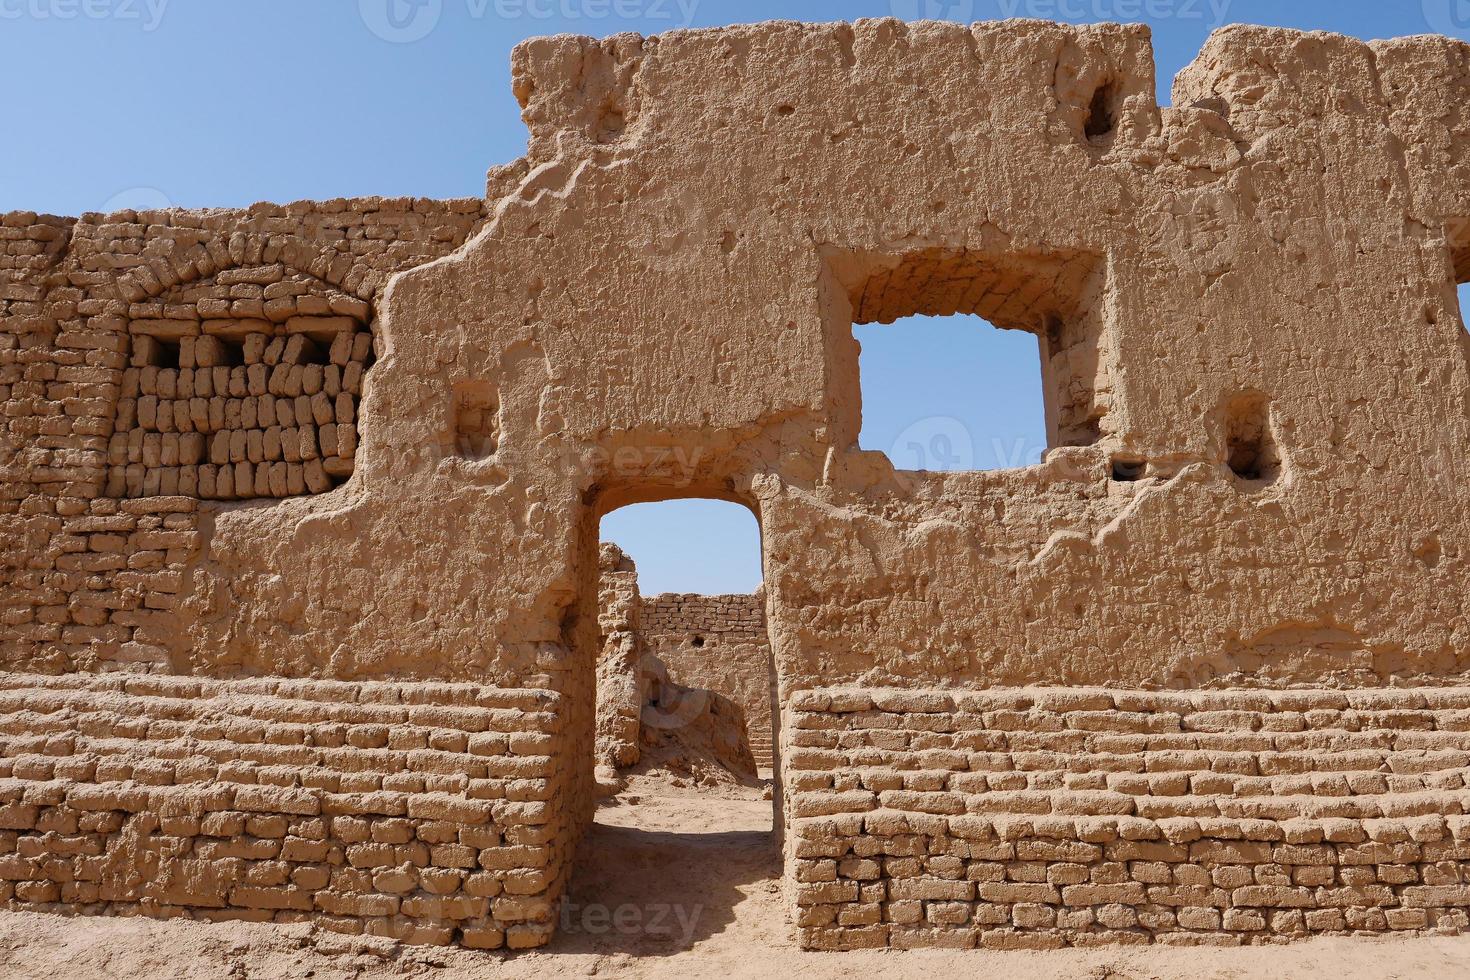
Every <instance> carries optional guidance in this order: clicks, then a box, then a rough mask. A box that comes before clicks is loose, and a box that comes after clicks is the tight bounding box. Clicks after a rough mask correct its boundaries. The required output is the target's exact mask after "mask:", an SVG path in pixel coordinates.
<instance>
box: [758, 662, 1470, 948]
mask: <svg viewBox="0 0 1470 980" xmlns="http://www.w3.org/2000/svg"><path fill="white" fill-rule="evenodd" d="M793 708H794V709H795V710H794V712H793V714H792V716H791V718H790V720H789V726H790V727H789V729H788V733H787V738H788V743H787V746H786V756H785V766H786V780H787V786H788V787H789V791H790V794H791V796H790V800H789V815H790V817H791V818H793V821H794V822H793V825H792V827H793V833H792V835H791V841H792V843H791V847H792V859H793V861H794V872H795V877H796V880H797V881H798V882H799V885H798V891H797V904H798V909H797V916H798V925H799V926H800V929H801V938H802V942H803V944H804V945H806V946H808V947H811V948H819V949H845V948H853V947H869V946H872V947H880V946H895V947H908V946H962V947H963V946H973V945H976V944H979V945H982V946H987V947H1027V948H1043V947H1057V946H1065V945H1079V946H1080V945H1092V944H1097V943H1105V942H1123V943H1146V942H1150V941H1157V942H1165V943H1176V944H1183V943H1208V944H1240V943H1250V942H1260V941H1269V940H1273V939H1276V938H1278V937H1287V936H1300V935H1305V934H1308V933H1323V932H1342V931H1367V932H1378V931H1385V930H1425V929H1433V930H1439V931H1449V932H1454V931H1458V930H1459V929H1462V928H1464V927H1465V926H1466V924H1467V922H1470V918H1467V914H1466V908H1467V907H1470V816H1467V815H1466V813H1467V812H1470V791H1467V788H1466V782H1465V776H1466V773H1467V772H1470V769H1467V767H1470V689H1464V688H1447V689H1422V690H1371V691H1345V692H1337V691H1282V692H1265V691H1248V692H1246V691H1218V692H1194V693H1188V694H1184V693H1178V694H1176V693H1148V692H1123V691H1099V690H1080V689H1065V690H1063V689H1052V690H1035V691H1024V690H1009V691H1006V690H995V691H986V692H977V693H953V694H950V693H931V692H905V691H899V690H826V691H807V692H802V693H800V694H798V695H796V697H795V699H794V701H793Z"/></svg>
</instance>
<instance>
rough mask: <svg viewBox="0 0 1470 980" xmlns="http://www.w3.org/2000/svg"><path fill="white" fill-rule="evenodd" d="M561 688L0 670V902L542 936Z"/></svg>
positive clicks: (439, 935) (552, 843)
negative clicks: (48, 674)
mask: <svg viewBox="0 0 1470 980" xmlns="http://www.w3.org/2000/svg"><path fill="white" fill-rule="evenodd" d="M558 702H559V698H558V696H557V695H555V694H553V693H550V692H546V691H535V690H495V689H487V688H481V687H477V686H473V685H466V684H411V683H403V684H397V683H392V684H390V683H338V682H322V681H287V680H248V681H230V682H225V681H200V680H194V679H190V678H182V677H162V676H156V675H117V674H113V675H105V676H81V675H71V676H67V677H36V676H25V675H17V674H0V906H4V907H7V908H12V909H29V910H34V911H42V912H63V913H102V914H136V915H151V916H162V917H173V916H187V917H192V918H196V919H207V920H216V921H217V920H228V919H248V920H255V921H275V922H296V921H303V920H310V921H312V922H315V923H317V924H318V925H321V926H323V927H324V928H328V929H333V930H337V931H341V932H348V933H370V934H375V935H384V936H392V937H395V938H398V939H402V940H406V941H409V942H415V943H460V944H463V945H466V946H473V947H485V948H494V947H500V946H510V947H527V946H536V945H540V944H542V943H544V942H546V940H547V939H549V938H550V935H551V930H552V927H553V924H554V921H555V909H556V904H557V902H558V900H559V898H560V894H561V891H562V889H563V886H564V884H565V881H566V876H567V873H568V871H569V868H570V858H571V855H570V853H568V852H569V848H570V846H571V842H572V841H573V840H574V838H575V835H574V833H573V832H572V828H571V827H570V826H569V820H570V819H571V817H572V815H571V814H568V813H567V812H566V811H565V806H564V801H565V799H566V797H567V795H568V794H567V793H566V792H565V791H564V788H563V787H562V786H561V781H562V778H563V777H561V776H560V775H559V769H560V770H565V769H567V768H568V767H566V766H564V765H561V766H559V765H558V759H557V756H558V754H559V753H560V752H561V751H562V749H563V746H562V742H563V737H564V736H563V733H562V729H561V718H560V714H559V711H558Z"/></svg>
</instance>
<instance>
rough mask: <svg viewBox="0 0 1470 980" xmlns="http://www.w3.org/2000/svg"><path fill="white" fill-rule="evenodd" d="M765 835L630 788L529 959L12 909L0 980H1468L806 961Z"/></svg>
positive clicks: (1330, 954)
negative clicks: (989, 979)
mask: <svg viewBox="0 0 1470 980" xmlns="http://www.w3.org/2000/svg"><path fill="white" fill-rule="evenodd" d="M770 827H771V804H770V802H769V801H768V800H764V799H762V798H761V790H760V789H758V788H756V789H751V788H746V787H733V786H731V787H720V788H718V789H715V790H708V789H706V790H694V789H692V788H688V787H678V786H673V785H670V783H669V782H668V781H667V780H659V779H655V778H651V777H634V778H633V779H632V780H630V782H629V785H628V787H627V788H626V789H625V790H624V791H623V792H622V793H621V794H620V795H619V796H618V797H617V798H616V799H614V800H609V801H607V802H606V803H604V804H603V806H602V807H601V808H600V809H599V812H598V817H597V825H596V827H595V829H594V830H593V831H592V833H591V834H590V835H589V837H588V838H587V841H586V844H585V845H584V850H583V856H582V861H581V865H580V868H579V872H578V875H577V877H576V878H575V879H574V881H573V884H572V887H571V890H570V895H569V900H568V905H567V910H566V912H565V913H564V915H563V919H562V927H561V930H560V932H559V935H558V936H557V938H556V940H555V941H554V942H553V944H552V945H551V946H550V947H549V948H547V949H545V950H539V951H536V952H532V953H525V954H520V955H504V954H496V953H476V952H470V951H466V950H459V949H442V948H437V947H409V946H398V945H395V944H393V943H391V942H387V941H379V940H365V939H360V938H356V937H343V936H337V935H334V934H332V933H326V932H319V931H316V930H313V929H311V928H310V927H308V926H304V925H302V926H257V925H246V924H240V925H222V926H210V925H203V924H199V923H194V922H180V921H174V922H154V921H151V920H145V919H136V918H60V917H55V916H47V915H37V914H33V913H24V912H12V913H0V978H4V980H33V978H34V980H61V978H65V980H71V978H77V980H90V978H94V977H115V978H119V980H121V978H130V980H131V978H147V980H174V978H177V980H206V978H209V980H212V978H216V977H219V978H229V980H275V978H297V977H301V978H312V980H337V978H374V977H437V976H444V977H454V978H455V980H460V978H463V980H479V978H502V977H505V978H509V977H515V978H528V980H539V978H548V980H549V978H553V977H557V978H560V977H574V976H598V977H631V978H640V980H645V978H646V980H656V978H670V980H673V978H678V980H687V978H689V977H710V976H714V977H722V978H725V980H745V978H751V980H754V978H757V977H765V976H769V975H772V974H776V975H785V976H796V975H798V974H799V975H800V976H801V977H802V980H817V978H822V977H850V976H877V975H881V976H884V977H885V978H889V977H891V978H894V980H903V978H915V980H918V978H924V980H932V978H934V977H938V976H947V975H976V974H980V975H993V976H1000V977H1008V976H1019V975H1025V976H1026V978H1027V980H1049V978H1093V980H1164V978H1181V980H1182V978H1190V980H1196V978H1215V977H1218V978H1237V977H1238V978H1246V977H1250V978H1256V977H1272V978H1275V977H1282V978H1286V977H1303V978H1306V977H1311V978H1314V980H1322V978H1328V980H1351V978H1368V977H1374V978H1377V977H1404V978H1409V977H1413V978H1425V977H1445V978H1460V977H1470V937H1458V938H1430V939H1412V940H1401V939H1400V940H1395V939H1385V940H1372V939H1369V940H1360V939H1338V938H1333V939H1322V940H1315V941H1312V942H1306V943H1299V944H1294V945H1290V946H1265V947H1253V948H1245V949H1171V948H1165V947H1157V948H1146V949H1141V950H1140V949H1112V950H1103V951H1096V950H1061V951H1057V952H1046V953H1039V952H1026V953H1021V952H1018V953H997V952H986V951H972V952H941V951H935V952H910V953H881V952H862V953H845V954H824V953H802V952H800V951H799V950H797V949H796V946H795V943H794V942H793V935H792V930H791V928H790V927H789V926H787V925H786V923H785V921H784V917H783V915H782V908H781V899H780V889H779V886H778V876H779V872H780V859H779V855H778V853H777V850H776V846H775V844H774V842H773V840H772V838H771V836H770Z"/></svg>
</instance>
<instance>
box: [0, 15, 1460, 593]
mask: <svg viewBox="0 0 1470 980" xmlns="http://www.w3.org/2000/svg"><path fill="white" fill-rule="evenodd" d="M884 16H899V17H903V18H905V19H910V20H912V19H916V18H919V17H930V18H935V19H943V20H958V21H966V22H968V21H973V20H990V19H997V18H1005V17H1037V18H1042V19H1060V20H1070V21H1072V22H1074V23H1080V22H1087V21H1105V20H1122V21H1137V20H1139V19H1143V20H1145V21H1146V22H1147V23H1148V25H1149V27H1150V29H1151V31H1152V36H1153V45H1154V52H1155V59H1156V62H1157V73H1156V74H1157V90H1158V96H1159V100H1160V102H1161V103H1162V104H1168V102H1169V93H1170V87H1171V84H1172V80H1173V77H1174V75H1175V73H1176V72H1178V71H1179V69H1180V68H1182V67H1184V65H1186V64H1188V63H1189V62H1190V61H1191V60H1193V59H1194V57H1195V55H1196V54H1197V53H1198V51H1199V49H1200V46H1201V45H1202V44H1203V43H1204V42H1205V40H1206V38H1207V37H1208V35H1209V33H1210V31H1211V30H1212V29H1214V28H1217V27H1220V26H1223V25H1225V24H1227V23H1254V24H1267V25H1274V26H1281V27H1296V28H1302V29H1307V30H1330V31H1337V32H1341V33H1344V34H1349V35H1354V36H1357V37H1361V38H1377V37H1396V36H1404V35H1412V34H1424V33H1431V32H1432V33H1444V34H1450V35H1453V36H1456V37H1460V38H1463V39H1467V40H1470V11H1467V8H1466V3H1465V0H1406V2H1403V3H1384V2H1382V0H1294V2H1292V3H1282V2H1281V0H1150V2H1149V3H1142V4H1141V3H1138V2H1136V0H1126V2H1125V0H1087V2H1059V0H843V2H841V3H838V2H834V0H812V2H809V3H807V4H803V5H799V6H796V7H794V6H793V5H792V4H790V3H787V2H776V0H625V2H624V0H620V2H619V3H608V2H606V0H429V2H419V0H342V2H337V3H303V2H301V0H252V2H250V3H208V2H187V0H89V2H88V3H84V4H79V3H76V2H75V0H17V2H0V86H3V90H4V91H6V92H11V93H19V95H18V97H16V98H13V99H11V100H9V101H8V102H7V104H6V129H7V132H8V133H10V134H22V135H23V138H21V135H16V136H15V138H6V139H3V140H0V211H5V210H10V209H22V210H33V211H40V212H49V213H54V214H72V215H76V214H81V213H83V212H87V211H109V210H117V209H119V208H125V207H142V208H153V207H167V206H178V207H209V206H220V207H229V206H242V205H248V204H250V203H253V202H255V201H277V202H287V201H292V200H299V199H303V198H314V199H330V198H336V197H349V196H358V195H368V194H382V195H388V196H401V195H411V196H425V197H440V198H443V197H461V196H478V195H480V194H483V193H484V187H485V183H484V175H485V170H486V168H487V167H489V166H492V165H495V164H500V163H507V162H509V161H511V160H513V159H515V158H516V157H518V156H519V155H520V154H521V153H523V152H524V150H525V145H526V130H525V126H524V124H523V123H522V122H521V119H520V108H519V106H517V104H516V101H515V99H514V97H513V96H512V93H511V79H510V53H511V49H512V47H514V45H516V44H517V43H519V42H520V41H522V40H524V39H525V38H528V37H533V36H537V35H549V34H557V33H563V32H570V33H577V34H592V35H597V36H606V35H609V34H615V33H619V32H623V31H635V32H639V33H642V34H658V33H663V32H666V31H669V30H672V29H676V28H682V27H710V26H716V25H721V24H729V23H748V22H753V21H761V20H768V19H773V18H774V19H781V18H790V17H800V18H803V19H808V20H815V21H820V20H839V19H840V20H853V19H856V18H859V17H884ZM64 66H69V67H64ZM77 66H84V67H85V70H81V69H79V68H78V67H77ZM99 79H105V84H98V80H99ZM242 80H243V81H242ZM242 85H243V86H244V89H243V91H245V92H246V93H247V94H245V95H241V94H240V92H241V91H242ZM160 134H164V135H160ZM1460 295H1461V303H1462V307H1463V308H1464V309H1465V310H1466V311H1470V293H1467V289H1466V288H1465V287H1461V290H1460ZM959 320H960V323H959V324H940V323H929V322H924V321H923V318H914V319H911V320H909V321H905V322H903V323H900V324H893V325H891V326H888V327H879V326H873V327H866V326H865V327H860V328H858V334H857V336H858V339H859V340H860V342H861V343H862V344H863V347H864V354H863V364H862V368H863V372H864V378H863V380H864V402H865V419H864V426H863V433H862V437H861V439H860V444H861V445H862V446H863V447H865V448H869V449H877V450H880V451H883V452H885V453H888V454H889V455H890V456H891V458H892V459H893V461H894V463H895V465H897V466H899V467H902V468H906V469H912V468H919V467H928V468H940V469H942V468H951V469H953V468H959V469H989V468H994V467H997V466H1010V465H1026V464H1027V463H1029V462H1034V459H1035V457H1036V455H1037V454H1039V452H1040V451H1041V449H1042V447H1043V430H1042V423H1041V419H1042V414H1041V407H1040V406H1041V386H1040V379H1039V373H1038V358H1037V352H1036V341H1035V339H1034V338H1033V337H1031V336H1029V335H1026V334H1022V333H1017V332H1012V331H996V330H993V329H992V328H990V327H989V326H988V325H986V324H984V323H983V322H981V321H979V320H977V319H975V318H973V317H969V318H959ZM945 420H950V421H945ZM603 530H604V535H605V536H608V537H611V538H613V539H614V540H618V541H619V543H621V544H623V545H624V546H625V547H627V548H628V550H629V551H630V553H632V554H633V555H634V557H635V559H636V560H637V561H638V562H639V564H640V568H641V569H642V570H643V572H644V574H645V579H646V581H645V585H644V588H645V590H646V591H652V592H657V591H664V590H677V591H708V592H738V591H748V590H749V589H751V588H754V587H755V585H756V584H757V583H758V582H759V580H760V566H759V545H758V535H757V531H756V526H755V521H754V519H753V517H752V516H751V514H750V512H749V511H747V510H745V509H744V508H740V507H737V506H735V505H732V504H724V503H719V502H712V501H681V502H676V503H671V504H662V505H640V506H639V507H630V508H625V509H624V510H622V511H618V512H616V513H614V514H612V515H609V517H608V518H607V520H606V521H605V522H604V528H603Z"/></svg>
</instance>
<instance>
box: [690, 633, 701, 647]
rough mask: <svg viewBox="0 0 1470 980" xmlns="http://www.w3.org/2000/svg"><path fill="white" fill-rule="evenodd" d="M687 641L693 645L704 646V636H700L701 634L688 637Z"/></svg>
mask: <svg viewBox="0 0 1470 980" xmlns="http://www.w3.org/2000/svg"><path fill="white" fill-rule="evenodd" d="M689 642H690V643H691V644H692V645H693V646H697V647H702V646H704V637H702V636H695V637H693V638H692V639H690V641H689Z"/></svg>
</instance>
